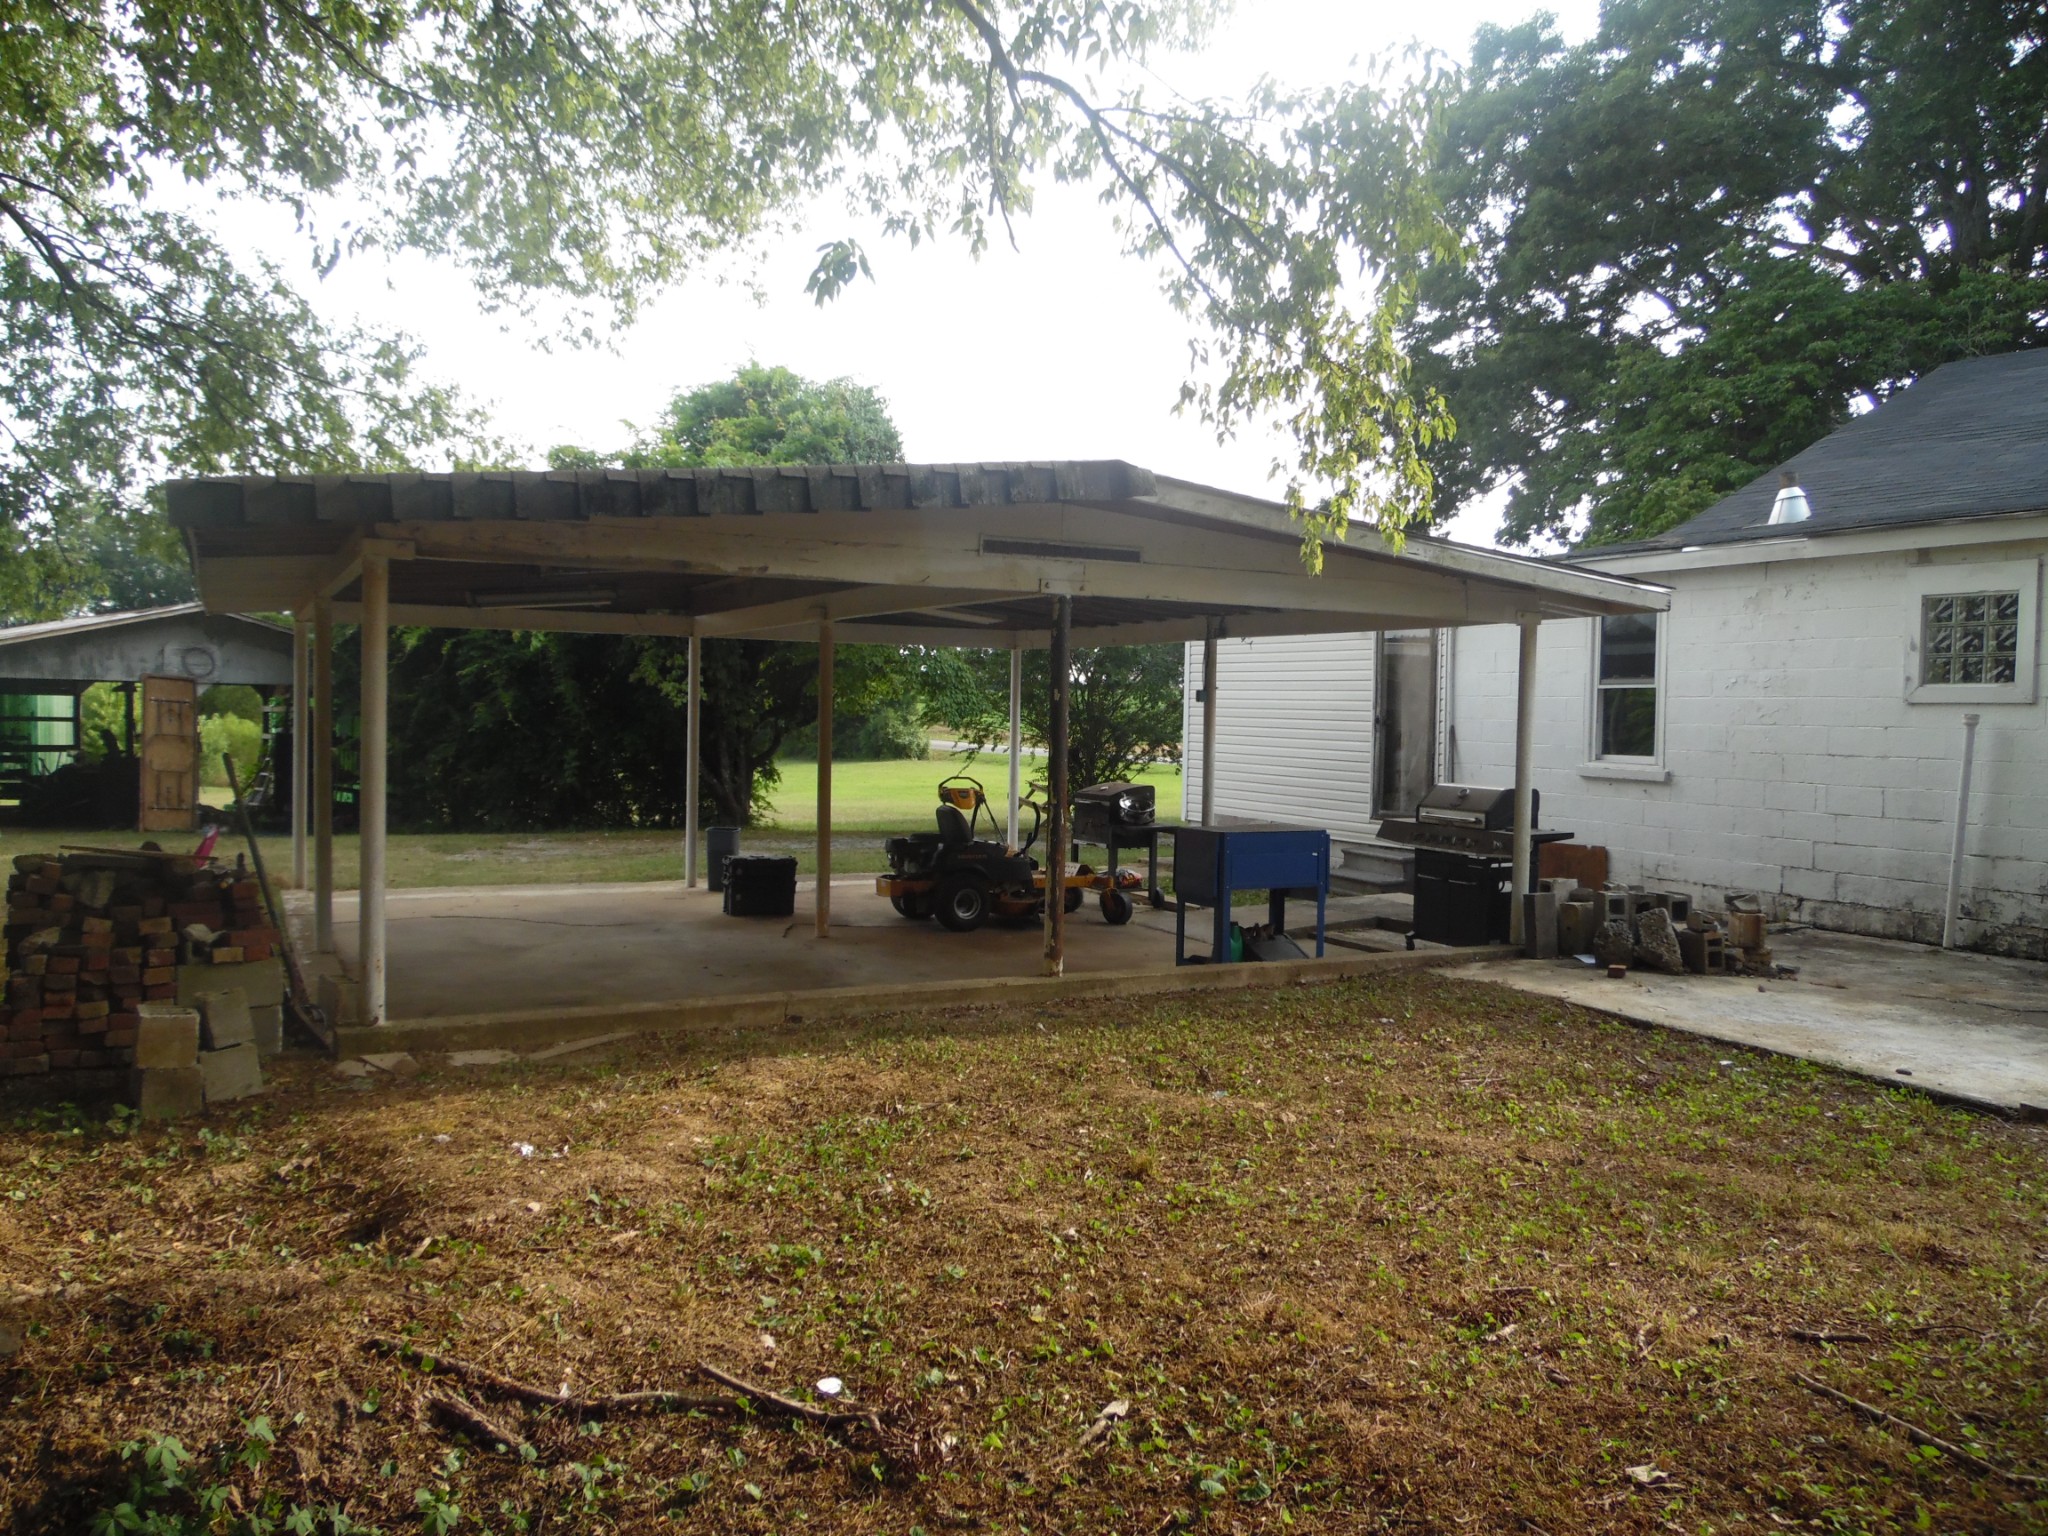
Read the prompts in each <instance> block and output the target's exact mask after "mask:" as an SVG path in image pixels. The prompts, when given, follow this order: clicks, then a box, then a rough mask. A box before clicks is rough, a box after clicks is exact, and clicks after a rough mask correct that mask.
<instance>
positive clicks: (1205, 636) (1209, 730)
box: [1202, 619, 1222, 827]
mask: <svg viewBox="0 0 2048 1536" xmlns="http://www.w3.org/2000/svg"><path fill="white" fill-rule="evenodd" d="M1221 629H1222V625H1221V624H1219V623H1218V622H1217V621H1216V620H1215V619H1210V620H1209V621H1208V622H1207V623H1206V624H1204V625H1203V628H1202V825H1203V826H1205V827H1213V826H1214V825H1215V824H1216V636H1217V634H1218V632H1219V631H1220V630H1221Z"/></svg>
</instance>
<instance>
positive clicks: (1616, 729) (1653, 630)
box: [1593, 613, 1657, 759]
mask: <svg viewBox="0 0 2048 1536" xmlns="http://www.w3.org/2000/svg"><path fill="white" fill-rule="evenodd" d="M1596 660H1597V667H1598V670H1597V671H1596V672H1595V673H1594V677H1593V704H1594V710H1595V721H1594V730H1595V732H1596V733H1597V734H1596V736H1595V741H1594V747H1595V752H1596V754H1597V755H1598V756H1600V757H1621V758H1645V759H1654V758H1655V757H1656V755H1657V616H1656V615H1655V614H1654V613H1628V614H1620V615H1617V616H1615V617H1613V618H1605V619H1602V620H1601V621H1600V654H1599V656H1598V657H1597V658H1596Z"/></svg>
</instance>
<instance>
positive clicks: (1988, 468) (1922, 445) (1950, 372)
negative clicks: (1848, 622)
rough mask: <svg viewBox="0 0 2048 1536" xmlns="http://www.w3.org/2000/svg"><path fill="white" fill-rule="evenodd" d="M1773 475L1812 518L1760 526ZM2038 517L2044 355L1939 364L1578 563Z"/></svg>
mask: <svg viewBox="0 0 2048 1536" xmlns="http://www.w3.org/2000/svg"><path fill="white" fill-rule="evenodd" d="M1781 470H1789V471H1791V473H1792V475H1793V477H1794V478H1795V479H1796V480H1797V481H1798V482H1799V485H1800V487H1801V488H1802V489H1803V490H1804V491H1805V492H1806V497H1807V501H1808V502H1809V503H1810V504H1811V506H1812V508H1813V515H1812V516H1811V517H1810V518H1808V519H1807V520H1806V521H1804V522H1799V523H1786V524H1782V525H1780V526H1777V527H1773V526H1771V525H1770V523H1769V522H1768V521H1767V519H1768V518H1769V517H1770V515H1771V503H1772V501H1773V500H1774V499H1775V498H1776V496H1777V493H1778V476H1779V473H1780V471H1781ZM2043 511H2048V348H2042V349H2037V350H2034V351H2026V352H2006V353H2001V354H1999V355H1998V356H1995V357H1972V358H1966V359H1964V360H1963V361H1961V362H1955V363H1947V364H1944V365H1943V366H1942V367H1940V368H1937V369H1935V370H1934V371H1933V372H1932V373H1930V374H1928V375H1926V376H1925V377H1924V378H1922V379H1920V380H1919V381H1918V382H1917V383H1914V384H1912V385H1910V386H1908V387H1907V388H1906V389H1903V390H1901V391H1900V392H1899V393H1897V394H1895V395H1893V396H1892V397H1891V398H1890V399H1889V400H1887V401H1885V403H1884V404H1882V405H1880V406H1879V407H1878V408H1877V409H1876V410H1874V411H1870V412H1867V413H1866V414H1864V415H1862V416H1858V417H1857V418H1855V419H1854V420H1853V421H1851V422H1849V423H1848V424H1847V425H1846V426H1843V427H1841V428H1838V429H1837V430H1836V431H1833V432H1830V433H1829V434H1828V435H1827V436H1826V437H1824V438H1822V439H1821V440H1820V441H1819V442H1817V443H1815V444H1814V445H1813V446H1812V447H1810V448H1808V449H1806V450H1805V451H1804V452H1801V453H1798V454H1795V455H1793V456H1792V457H1791V458H1790V459H1787V460H1786V461H1785V462H1784V463H1783V464H1782V465H1779V466H1778V467H1777V468H1776V469H1772V470H1770V471H1768V472H1767V473H1765V474H1761V475H1759V476H1757V478H1756V479H1754V480H1752V481H1750V483H1749V484H1748V485H1745V486H1744V487H1743V488H1742V489H1741V490H1739V491H1736V492H1734V493H1733V494H1732V495H1728V496H1724V497H1722V498H1721V500H1719V501H1717V502H1715V503H1714V504H1713V505H1712V506H1711V507H1709V508H1707V510H1706V511H1704V512H1702V513H1700V514H1699V515H1698V516H1696V517H1694V518H1692V519H1690V520H1689V521H1687V522H1683V523H1680V524H1679V525H1678V526H1677V527H1675V528H1671V529H1667V530H1666V531H1665V532H1663V533H1661V534H1658V535H1657V536H1656V537H1655V538H1652V539H1639V540H1634V541H1632V542H1629V543H1626V544H1602V545H1600V546H1598V547H1597V548H1589V549H1586V550H1583V551H1581V552H1580V553H1581V554H1582V555H1584V556H1585V557H1587V558H1597V557H1602V556H1606V555H1617V554H1631V553H1638V552H1646V551H1650V550H1664V549H1680V548H1684V547H1685V546H1687V545H1693V544H1700V545H1706V544H1730V543H1738V542H1742V541H1745V540H1752V539H1780V538H1812V537H1816V536H1819V535H1824V534H1830V533H1848V532H1855V531H1861V530H1868V529H1873V528H1903V527H1910V526H1913V525H1916V524H1922V523H1936V522H1947V521H1951V520H1954V519H1957V518H1976V517H1999V516H2006V515H2011V514H2014V513H2027V512H2043Z"/></svg>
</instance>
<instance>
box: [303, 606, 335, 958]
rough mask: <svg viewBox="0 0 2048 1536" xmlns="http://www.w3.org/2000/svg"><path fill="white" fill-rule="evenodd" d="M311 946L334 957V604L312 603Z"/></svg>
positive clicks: (310, 745) (310, 742)
mask: <svg viewBox="0 0 2048 1536" xmlns="http://www.w3.org/2000/svg"><path fill="white" fill-rule="evenodd" d="M307 746H308V747H309V748H310V750H311V754H312V758H313V807H312V809H313V948H314V949H315V950H316V951H317V952H318V953H320V954H323V955H331V954H333V953H334V604H333V602H332V601H330V600H329V599H328V598H325V597H316V598H314V599H313V733H312V740H311V741H309V742H308V743H307Z"/></svg>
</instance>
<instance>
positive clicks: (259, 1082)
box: [199, 1042, 263, 1104]
mask: <svg viewBox="0 0 2048 1536" xmlns="http://www.w3.org/2000/svg"><path fill="white" fill-rule="evenodd" d="M199 1071H200V1075H201V1076H202V1077H203V1078H204V1079H205V1090H206V1102H207V1103H209V1104H224V1103H226V1102H227V1101H228V1100H230V1099H246V1098H247V1097H248V1096H249V1095H250V1094H252V1093H259V1092H261V1091H262V1088H263V1064H262V1063H261V1062H260V1061H259V1060H258V1059H257V1056H256V1046H255V1044H254V1043H253V1042H251V1043H249V1044H246V1045H231V1046H229V1047H228V1048H227V1049H226V1050H224V1051H204V1052H202V1053H201V1054H200V1057H199Z"/></svg>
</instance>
